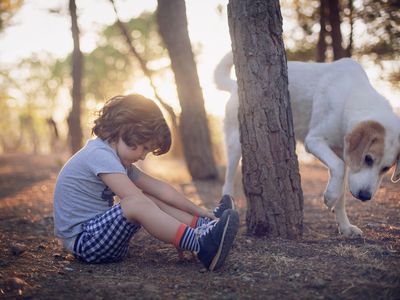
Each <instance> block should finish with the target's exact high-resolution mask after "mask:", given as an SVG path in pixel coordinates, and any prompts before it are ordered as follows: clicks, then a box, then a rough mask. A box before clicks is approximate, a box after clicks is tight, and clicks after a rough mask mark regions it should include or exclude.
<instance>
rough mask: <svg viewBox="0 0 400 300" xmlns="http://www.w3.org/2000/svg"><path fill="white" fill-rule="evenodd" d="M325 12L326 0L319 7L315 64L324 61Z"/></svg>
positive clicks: (322, 0)
mask: <svg viewBox="0 0 400 300" xmlns="http://www.w3.org/2000/svg"><path fill="white" fill-rule="evenodd" d="M326 10H327V7H326V0H321V1H320V7H319V16H320V17H319V24H320V27H321V29H320V31H319V37H318V44H317V62H324V61H325V60H326V34H327V32H326V15H327V11H326Z"/></svg>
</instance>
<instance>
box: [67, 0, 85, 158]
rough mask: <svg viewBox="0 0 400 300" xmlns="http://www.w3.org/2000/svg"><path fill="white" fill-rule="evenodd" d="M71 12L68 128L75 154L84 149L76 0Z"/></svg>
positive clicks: (80, 62)
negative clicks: (70, 82)
mask: <svg viewBox="0 0 400 300" xmlns="http://www.w3.org/2000/svg"><path fill="white" fill-rule="evenodd" d="M69 11H70V14H71V23H72V26H71V30H72V39H73V41H74V50H73V53H72V82H73V83H72V109H71V112H70V114H69V116H68V127H69V135H70V145H71V151H72V153H75V152H77V151H78V150H79V149H80V148H82V137H83V135H82V128H81V102H82V71H83V56H82V52H81V49H80V45H79V27H78V17H77V14H76V4H75V0H70V1H69Z"/></svg>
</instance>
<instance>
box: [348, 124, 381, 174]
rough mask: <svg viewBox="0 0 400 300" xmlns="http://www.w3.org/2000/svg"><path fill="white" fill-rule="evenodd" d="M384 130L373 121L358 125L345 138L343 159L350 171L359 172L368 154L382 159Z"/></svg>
mask: <svg viewBox="0 0 400 300" xmlns="http://www.w3.org/2000/svg"><path fill="white" fill-rule="evenodd" d="M384 134H385V128H384V127H383V126H382V125H381V124H379V123H377V122H373V121H365V122H362V123H360V124H358V125H357V126H356V127H355V128H354V129H353V130H352V131H351V132H350V133H349V134H347V135H346V136H345V146H344V159H345V162H346V164H347V165H348V166H349V167H350V169H352V170H359V169H360V168H361V166H362V164H363V161H364V157H365V155H366V154H367V153H368V152H371V153H372V154H374V157H376V158H378V157H382V155H383V150H384V149H383V147H384Z"/></svg>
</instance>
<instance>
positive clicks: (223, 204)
mask: <svg viewBox="0 0 400 300" xmlns="http://www.w3.org/2000/svg"><path fill="white" fill-rule="evenodd" d="M227 209H235V202H234V201H233V197H232V196H230V195H223V196H222V198H221V200H220V201H219V205H218V206H217V207H216V208H214V210H213V213H214V216H215V217H216V218H221V216H222V214H223V213H224V211H225V210H227Z"/></svg>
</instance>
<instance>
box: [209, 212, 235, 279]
mask: <svg viewBox="0 0 400 300" xmlns="http://www.w3.org/2000/svg"><path fill="white" fill-rule="evenodd" d="M238 230H239V214H238V213H237V211H234V210H232V213H231V215H230V216H228V220H227V221H226V224H225V227H224V231H223V233H222V238H221V242H220V244H219V247H218V251H217V253H216V254H215V256H214V258H213V259H212V261H211V264H210V266H209V267H208V269H209V270H210V271H214V270H217V269H219V268H220V267H222V265H223V263H224V261H225V259H226V257H227V256H228V254H229V251H230V250H231V248H232V244H233V241H234V240H235V237H236V234H237V232H238Z"/></svg>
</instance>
